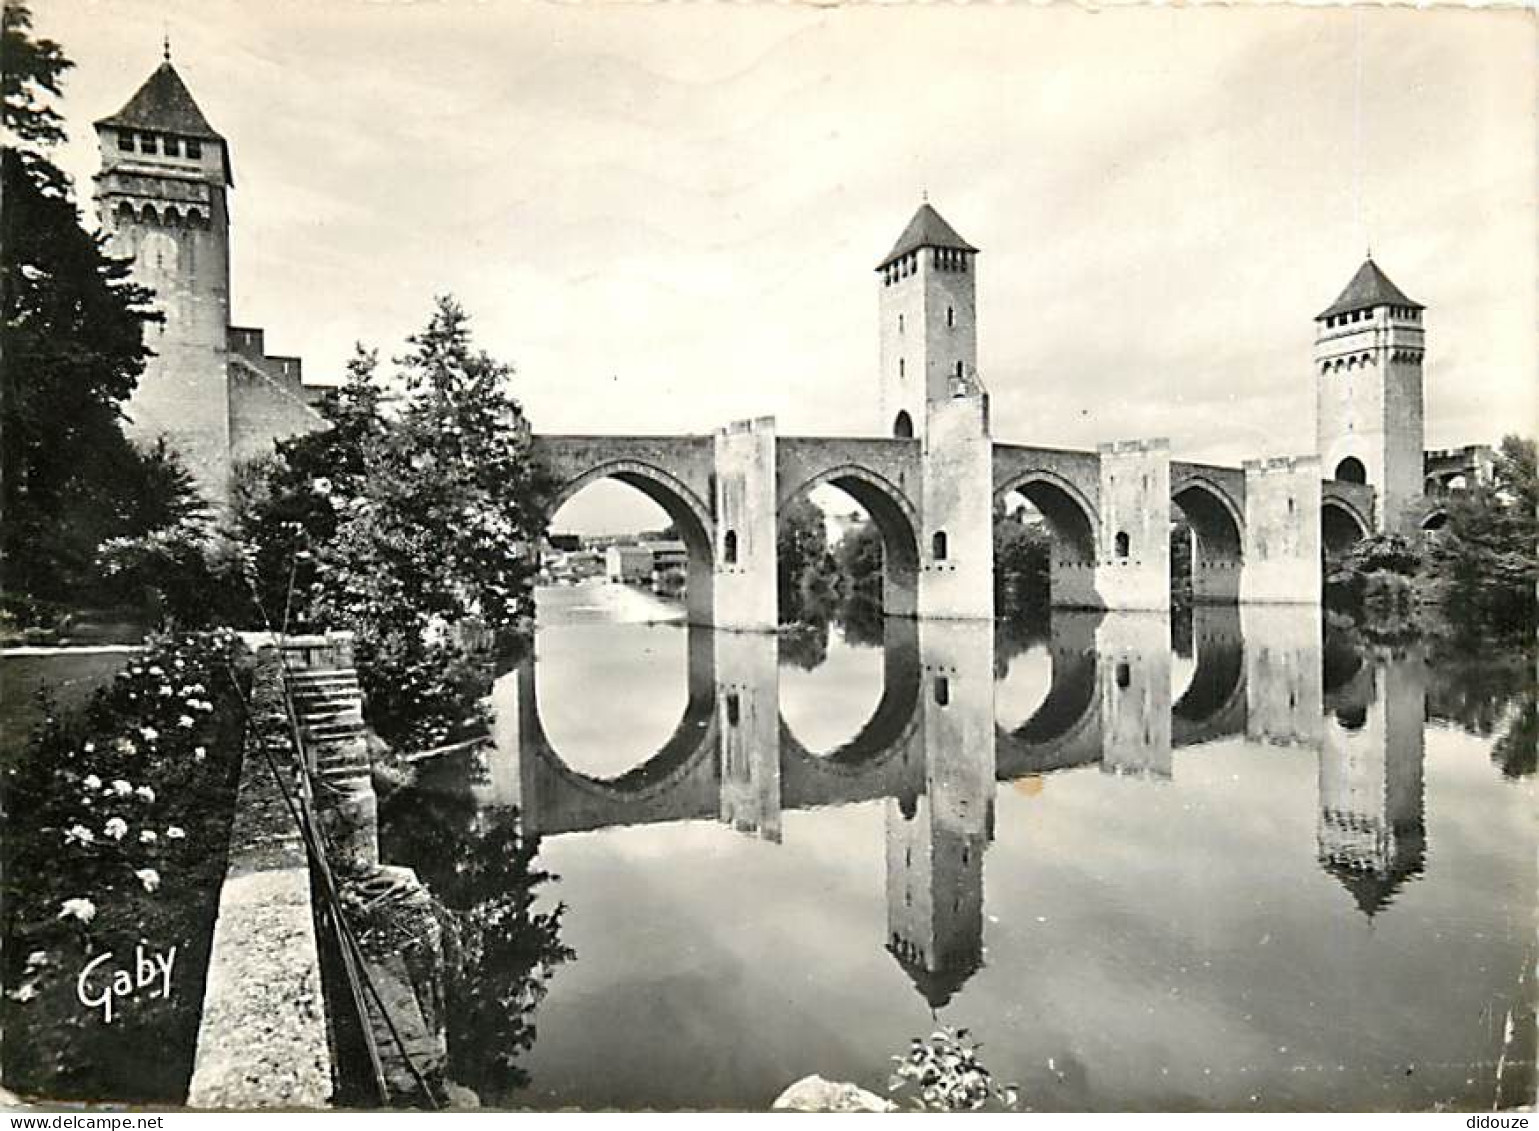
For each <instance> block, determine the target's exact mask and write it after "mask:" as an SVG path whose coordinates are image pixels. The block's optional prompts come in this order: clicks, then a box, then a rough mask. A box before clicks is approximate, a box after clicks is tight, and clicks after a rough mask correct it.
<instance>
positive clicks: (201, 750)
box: [192, 746, 208, 762]
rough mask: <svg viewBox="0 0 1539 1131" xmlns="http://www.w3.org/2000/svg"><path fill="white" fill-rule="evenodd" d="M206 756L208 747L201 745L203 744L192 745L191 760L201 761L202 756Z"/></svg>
mask: <svg viewBox="0 0 1539 1131" xmlns="http://www.w3.org/2000/svg"><path fill="white" fill-rule="evenodd" d="M207 757H208V749H207V747H203V746H195V747H193V749H192V760H193V761H194V762H201V761H203V759H204V758H207Z"/></svg>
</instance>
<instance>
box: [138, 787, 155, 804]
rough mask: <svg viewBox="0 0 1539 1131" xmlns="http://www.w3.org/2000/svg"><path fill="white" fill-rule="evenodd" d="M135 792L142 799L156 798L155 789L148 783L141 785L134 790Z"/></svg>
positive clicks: (152, 799)
mask: <svg viewBox="0 0 1539 1131" xmlns="http://www.w3.org/2000/svg"><path fill="white" fill-rule="evenodd" d="M134 793H135V795H136V796H137V797H138V798H139V800H140V801H154V800H155V791H154V790H153V789H151V788H150V787H149V786H147V785H141V786H140V787H139V788H138V789H136V790H134Z"/></svg>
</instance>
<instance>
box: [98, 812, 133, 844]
mask: <svg viewBox="0 0 1539 1131" xmlns="http://www.w3.org/2000/svg"><path fill="white" fill-rule="evenodd" d="M102 832H103V833H105V834H106V835H107V836H110V837H111V838H112V839H113V840H122V839H123V838H124V837H125V836H127V835H128V822H127V821H125V820H123V818H122V817H113V818H112V819H111V820H110V821H108V822H107V824H106V826H105V827H104V828H103V829H102Z"/></svg>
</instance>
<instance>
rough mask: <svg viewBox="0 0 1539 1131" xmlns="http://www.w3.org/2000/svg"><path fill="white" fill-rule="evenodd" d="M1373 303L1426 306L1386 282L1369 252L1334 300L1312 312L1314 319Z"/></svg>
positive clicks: (1419, 307)
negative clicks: (1319, 310) (1323, 307)
mask: <svg viewBox="0 0 1539 1131" xmlns="http://www.w3.org/2000/svg"><path fill="white" fill-rule="evenodd" d="M1375 306H1409V307H1411V308H1412V309H1414V310H1425V309H1426V307H1424V306H1423V305H1422V304H1421V303H1419V302H1417V301H1416V300H1415V299H1411V298H1407V297H1406V294H1405V292H1404V291H1402V290H1401V289H1400V288H1399V287H1397V286H1395V284H1394V283H1392V282H1390V280H1389V276H1388V275H1386V274H1384V272H1383V271H1381V270H1379V265H1378V264H1377V263H1375V262H1374V261H1373V256H1371V255H1370V256H1369V257H1368V258H1367V259H1365V260H1363V265H1362V266H1361V267H1359V268H1358V269H1357V274H1356V275H1353V276H1352V281H1351V282H1350V283H1348V284H1347V289H1346V290H1344V291H1342V292H1341V294H1340V295H1339V296H1338V297H1337V299H1336V301H1335V302H1333V303H1331V304H1330V306H1328V307H1326V308H1325V309H1324V310H1322V311H1321V312H1320V313H1319V314H1317V315H1315V321H1317V322H1318V321H1319V320H1320V319H1322V318H1330V317H1332V316H1334V315H1337V314H1346V313H1348V312H1349V311H1353V310H1368V309H1370V308H1372V307H1375Z"/></svg>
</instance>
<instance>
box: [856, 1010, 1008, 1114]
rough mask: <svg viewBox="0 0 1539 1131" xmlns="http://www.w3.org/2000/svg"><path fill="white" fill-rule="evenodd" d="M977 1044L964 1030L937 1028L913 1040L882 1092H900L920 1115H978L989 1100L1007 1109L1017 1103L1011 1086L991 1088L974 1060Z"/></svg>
mask: <svg viewBox="0 0 1539 1131" xmlns="http://www.w3.org/2000/svg"><path fill="white" fill-rule="evenodd" d="M978 1048H979V1046H978V1045H977V1044H976V1043H975V1042H974V1041H972V1040H971V1039H970V1038H969V1036H968V1031H967V1030H966V1029H952V1028H950V1027H949V1026H943V1027H941V1028H939V1029H937V1030H935V1032H933V1033H931V1034H930V1035H929V1036H928V1037H915V1038H914V1039H913V1041H912V1042H911V1043H910V1047H909V1053H908V1055H907V1056H895V1057H893V1058H892V1059H893V1060H894V1061H895V1062H896V1063H897V1068H895V1069H894V1070H893V1074H892V1079H891V1080H890V1081H889V1082H888V1085H887V1087H888V1090H889V1091H893V1092H903V1093H904V1094H905V1095H906V1096H907V1098H908V1099H909V1100H910V1101H911V1102H912V1103H913V1104H914V1106H915V1107H916V1108H918V1109H919V1110H921V1111H982V1110H983V1109H984V1108H985V1107H987V1106H989V1104H990V1102H991V1101H992V1102H993V1103H994V1104H995V1105H996V1106H998V1107H1001V1108H1006V1109H1013V1108H1014V1107H1015V1106H1016V1105H1017V1104H1018V1103H1019V1102H1020V1097H1019V1094H1018V1089H1017V1088H1016V1086H1015V1085H1014V1084H996V1083H995V1082H994V1077H993V1074H992V1073H990V1072H989V1070H988V1069H987V1068H985V1067H984V1065H983V1062H982V1061H981V1060H979V1059H978Z"/></svg>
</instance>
